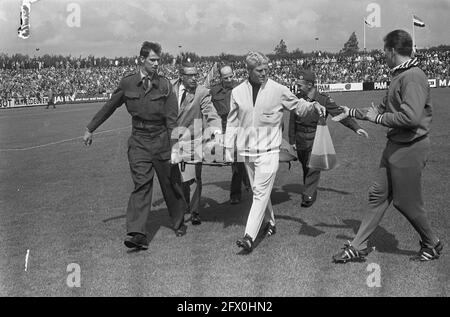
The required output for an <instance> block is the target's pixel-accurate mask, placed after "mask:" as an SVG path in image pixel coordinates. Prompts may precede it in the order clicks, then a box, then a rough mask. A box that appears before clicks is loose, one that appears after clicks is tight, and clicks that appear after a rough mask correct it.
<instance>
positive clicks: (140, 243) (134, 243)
mask: <svg viewBox="0 0 450 317" xmlns="http://www.w3.org/2000/svg"><path fill="white" fill-rule="evenodd" d="M124 244H125V246H126V247H127V248H130V249H139V250H147V249H148V240H147V237H146V236H145V235H143V234H142V233H136V234H135V235H133V236H132V237H129V238H127V239H126V240H125V242H124Z"/></svg>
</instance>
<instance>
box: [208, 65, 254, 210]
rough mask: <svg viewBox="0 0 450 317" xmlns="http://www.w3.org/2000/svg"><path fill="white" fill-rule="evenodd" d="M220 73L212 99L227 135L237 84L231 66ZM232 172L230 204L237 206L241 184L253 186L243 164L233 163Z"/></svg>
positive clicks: (212, 89)
mask: <svg viewBox="0 0 450 317" xmlns="http://www.w3.org/2000/svg"><path fill="white" fill-rule="evenodd" d="M219 71H220V79H221V82H220V83H219V84H217V85H215V86H213V87H211V98H212V102H213V104H214V107H215V108H216V110H217V113H218V114H219V116H220V118H221V119H222V132H223V133H224V134H225V128H226V126H227V118H228V113H229V112H230V96H231V91H232V90H233V88H234V87H236V84H237V83H236V82H235V81H234V79H233V77H234V73H233V69H232V68H231V67H230V66H228V65H225V66H223V67H221V68H220V70H219ZM231 171H232V177H231V188H230V203H231V204H232V205H235V204H238V203H239V202H240V201H241V183H242V184H244V186H245V188H246V189H247V191H250V189H251V186H250V181H249V179H248V175H247V172H246V170H245V165H244V163H243V162H234V163H232V165H231Z"/></svg>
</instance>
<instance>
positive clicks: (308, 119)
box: [289, 89, 361, 150]
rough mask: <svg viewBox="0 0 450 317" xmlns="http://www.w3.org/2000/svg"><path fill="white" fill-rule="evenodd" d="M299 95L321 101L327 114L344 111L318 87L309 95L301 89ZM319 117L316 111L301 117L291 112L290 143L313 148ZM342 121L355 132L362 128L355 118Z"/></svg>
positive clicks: (298, 146) (299, 146) (334, 114)
mask: <svg viewBox="0 0 450 317" xmlns="http://www.w3.org/2000/svg"><path fill="white" fill-rule="evenodd" d="M297 97H298V98H303V99H305V100H307V101H317V102H319V103H320V104H321V105H322V106H324V107H325V108H326V109H327V115H328V114H330V115H331V116H332V117H335V116H337V115H339V114H341V113H342V110H341V109H339V106H338V105H337V104H336V102H335V101H334V100H333V99H332V98H331V97H330V96H328V95H327V94H324V93H319V92H318V91H317V90H316V89H314V90H313V91H311V92H310V93H309V94H308V95H307V94H305V93H304V92H302V91H301V92H300V93H299V94H297ZM319 118H320V117H319V114H318V113H317V112H315V111H314V112H311V113H309V114H308V115H306V116H304V117H299V116H297V115H296V114H295V113H294V112H291V116H290V118H289V143H290V144H297V148H299V149H302V150H308V149H311V148H312V145H313V143H314V137H315V135H316V129H317V123H318V121H319ZM340 122H341V123H342V124H343V125H344V126H346V127H347V128H349V129H351V130H353V131H355V132H356V131H358V130H359V129H361V127H360V126H359V124H358V123H357V122H356V121H355V120H354V119H351V118H345V119H344V120H342V121H340Z"/></svg>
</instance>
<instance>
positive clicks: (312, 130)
mask: <svg viewBox="0 0 450 317" xmlns="http://www.w3.org/2000/svg"><path fill="white" fill-rule="evenodd" d="M316 130H317V127H308V126H304V125H300V124H298V123H297V124H296V125H295V132H303V133H316Z"/></svg>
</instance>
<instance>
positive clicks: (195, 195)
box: [183, 163, 202, 214]
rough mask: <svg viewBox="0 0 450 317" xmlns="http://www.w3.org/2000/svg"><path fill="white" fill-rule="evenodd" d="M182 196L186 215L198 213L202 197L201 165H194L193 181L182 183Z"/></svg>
mask: <svg viewBox="0 0 450 317" xmlns="http://www.w3.org/2000/svg"><path fill="white" fill-rule="evenodd" d="M183 194H184V199H185V200H186V205H187V206H186V210H185V212H186V213H189V212H190V213H193V214H199V213H200V199H201V197H202V163H197V164H195V179H192V180H190V181H187V182H183Z"/></svg>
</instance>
